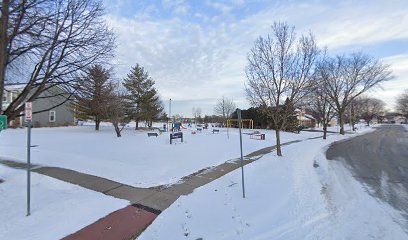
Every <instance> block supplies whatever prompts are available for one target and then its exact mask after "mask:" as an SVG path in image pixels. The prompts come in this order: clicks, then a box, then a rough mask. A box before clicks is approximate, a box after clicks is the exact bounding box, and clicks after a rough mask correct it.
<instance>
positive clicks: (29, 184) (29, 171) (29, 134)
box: [27, 121, 31, 216]
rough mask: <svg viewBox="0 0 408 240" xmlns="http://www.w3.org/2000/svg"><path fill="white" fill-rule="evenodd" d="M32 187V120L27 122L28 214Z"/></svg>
mask: <svg viewBox="0 0 408 240" xmlns="http://www.w3.org/2000/svg"><path fill="white" fill-rule="evenodd" d="M30 188H31V121H28V122H27V216H30V194H31V192H30V190H31V189H30Z"/></svg>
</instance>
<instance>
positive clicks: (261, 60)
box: [245, 22, 392, 156]
mask: <svg viewBox="0 0 408 240" xmlns="http://www.w3.org/2000/svg"><path fill="white" fill-rule="evenodd" d="M245 73H246V77H247V81H246V95H247V98H248V100H249V102H250V103H251V105H252V106H253V107H256V108H258V109H259V110H260V111H261V112H262V113H263V114H265V115H266V116H267V117H268V118H269V119H271V121H272V123H273V125H274V126H275V130H276V145H277V154H278V156H281V155H282V152H281V146H280V131H282V130H284V129H285V127H286V126H287V124H288V119H290V118H289V116H291V115H292V114H293V108H292V107H288V106H293V107H301V106H305V105H306V106H307V105H310V106H312V107H313V108H314V109H315V110H316V112H317V113H318V114H319V118H320V121H321V122H322V124H323V128H324V132H325V133H324V135H326V130H327V125H328V123H329V121H330V119H331V118H332V117H333V116H334V114H335V115H336V116H337V118H338V121H339V125H340V133H341V134H344V133H345V131H344V123H345V117H346V111H347V109H348V108H350V107H352V103H353V102H354V101H356V100H357V98H358V97H359V96H361V95H362V94H363V93H365V92H367V91H368V90H370V89H372V88H374V87H376V86H378V85H379V84H381V83H382V82H385V81H387V80H390V79H392V75H391V70H390V68H389V66H388V65H385V64H383V63H381V62H380V61H379V60H377V59H375V58H373V57H371V56H368V55H366V54H364V53H361V52H355V53H351V54H343V55H336V56H329V55H328V54H327V51H326V50H322V49H320V48H319V47H318V46H317V43H316V40H315V37H314V36H313V34H312V33H309V34H307V35H301V36H300V37H298V38H297V37H296V33H295V28H294V27H293V26H289V25H288V24H287V23H284V22H275V23H274V24H273V25H272V27H271V32H270V33H269V34H267V35H266V36H261V37H259V38H258V39H257V40H256V41H255V43H254V46H253V47H252V49H251V50H250V52H249V53H248V64H247V66H246V69H245Z"/></svg>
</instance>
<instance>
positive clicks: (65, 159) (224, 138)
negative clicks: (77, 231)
mask: <svg viewBox="0 0 408 240" xmlns="http://www.w3.org/2000/svg"><path fill="white" fill-rule="evenodd" d="M193 130H195V128H191V129H185V130H183V134H184V142H183V143H180V141H178V140H176V141H175V142H176V144H172V145H170V143H169V133H163V134H161V135H159V136H158V137H148V136H147V132H146V131H135V130H133V129H131V128H127V129H125V130H124V132H123V137H121V138H117V137H116V136H115V134H114V132H113V128H112V127H108V126H104V125H103V126H101V130H100V132H96V131H95V130H94V129H93V126H81V127H62V128H35V129H33V131H32V144H33V145H38V147H35V148H33V149H32V162H33V163H35V164H40V165H48V166H57V167H63V168H68V169H72V170H76V171H79V172H84V173H88V174H92V175H96V176H100V177H104V178H108V179H111V180H114V181H117V182H121V183H125V184H128V185H132V186H137V187H151V186H157V185H162V184H171V183H175V182H177V181H179V180H180V179H181V178H182V177H184V176H187V175H190V174H192V173H194V172H196V171H198V170H201V169H204V168H207V167H211V166H216V165H219V164H221V163H224V162H225V161H227V160H230V159H234V158H237V157H239V156H240V152H239V135H238V130H237V129H230V130H229V133H227V131H226V129H220V133H219V134H217V133H215V134H213V133H212V131H211V129H208V130H203V131H202V132H197V133H196V134H192V133H193ZM260 131H261V132H262V133H265V134H266V140H265V141H261V140H254V139H250V137H249V135H246V134H244V135H243V146H244V154H248V153H251V152H253V151H256V150H258V149H261V148H264V147H268V146H272V145H275V132H274V131H265V130H260ZM248 132H249V130H248V129H245V130H244V133H248ZM26 134H27V131H26V130H25V129H8V130H7V131H3V132H2V133H1V134H0V158H5V159H11V160H18V161H25V158H26V157H25V154H26ZM321 135H322V133H319V132H302V133H301V134H294V133H285V132H283V133H282V136H281V139H282V140H281V141H282V142H288V141H292V140H298V139H306V138H309V137H316V136H321ZM228 136H229V138H228Z"/></svg>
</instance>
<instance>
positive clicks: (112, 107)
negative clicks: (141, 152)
mask: <svg viewBox="0 0 408 240" xmlns="http://www.w3.org/2000/svg"><path fill="white" fill-rule="evenodd" d="M124 96H125V94H123V93H121V92H119V90H117V91H116V92H112V94H111V95H110V96H109V101H108V104H107V106H106V107H107V110H108V111H107V116H106V117H107V119H108V120H109V121H110V122H111V123H112V125H113V127H114V129H115V133H116V136H117V137H121V136H122V134H121V132H122V130H123V129H124V127H125V126H126V124H127V123H128V122H129V118H127V117H126V100H125V97H124Z"/></svg>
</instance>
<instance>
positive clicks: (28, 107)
mask: <svg viewBox="0 0 408 240" xmlns="http://www.w3.org/2000/svg"><path fill="white" fill-rule="evenodd" d="M32 119H33V103H32V102H26V103H25V120H26V121H27V122H28V121H31V120H32Z"/></svg>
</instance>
